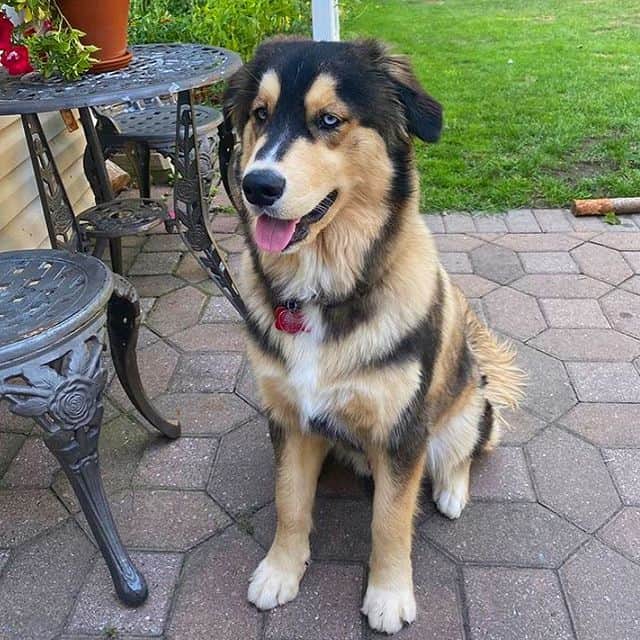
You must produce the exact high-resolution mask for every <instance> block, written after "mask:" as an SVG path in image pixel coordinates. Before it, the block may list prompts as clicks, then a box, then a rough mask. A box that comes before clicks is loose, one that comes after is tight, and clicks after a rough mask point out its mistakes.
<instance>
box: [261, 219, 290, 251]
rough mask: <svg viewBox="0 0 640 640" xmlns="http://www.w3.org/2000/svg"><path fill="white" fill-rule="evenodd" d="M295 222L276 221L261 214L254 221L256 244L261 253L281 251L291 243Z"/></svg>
mask: <svg viewBox="0 0 640 640" xmlns="http://www.w3.org/2000/svg"><path fill="white" fill-rule="evenodd" d="M297 224H298V221H297V220H277V219H276V218H272V217H271V216H268V215H266V214H264V213H263V214H262V215H261V216H260V217H259V218H258V220H257V221H256V244H257V245H258V246H259V247H260V248H261V249H262V250H263V251H271V252H274V253H275V252H277V251H282V250H283V249H284V248H285V247H286V246H287V245H288V244H289V242H290V241H291V238H292V237H293V233H294V231H295V230H296V225H297Z"/></svg>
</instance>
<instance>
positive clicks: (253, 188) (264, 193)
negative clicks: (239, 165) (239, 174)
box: [242, 169, 286, 207]
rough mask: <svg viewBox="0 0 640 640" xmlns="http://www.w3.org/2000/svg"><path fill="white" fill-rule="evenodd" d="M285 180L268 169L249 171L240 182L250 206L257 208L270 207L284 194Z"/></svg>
mask: <svg viewBox="0 0 640 640" xmlns="http://www.w3.org/2000/svg"><path fill="white" fill-rule="evenodd" d="M285 184H286V181H285V179H284V178H283V177H282V176H281V175H280V174H279V173H276V172H275V171H271V170H270V169H256V170H255V171H249V173H247V175H246V176H245V177H244V179H243V180H242V190H243V191H244V195H245V196H246V198H247V200H248V201H249V202H250V203H251V204H255V205H257V206H259V207H268V206H270V205H272V204H273V203H274V202H275V201H276V200H278V198H280V196H281V195H282V193H283V192H284V186H285Z"/></svg>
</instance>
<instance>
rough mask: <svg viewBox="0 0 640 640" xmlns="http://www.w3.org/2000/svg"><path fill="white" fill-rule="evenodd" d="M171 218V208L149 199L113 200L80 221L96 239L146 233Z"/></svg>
mask: <svg viewBox="0 0 640 640" xmlns="http://www.w3.org/2000/svg"><path fill="white" fill-rule="evenodd" d="M168 219H169V212H168V211H167V206H166V205H165V204H164V203H163V202H160V201H159V200H152V199H149V198H127V199H123V200H110V201H109V202H104V203H102V204H98V205H96V206H95V207H91V208H90V209H87V210H86V211H83V212H82V213H81V214H80V215H79V216H78V218H77V220H78V224H79V226H80V228H81V229H82V231H84V232H85V233H86V234H87V235H88V236H92V237H96V238H120V237H122V236H129V235H134V234H136V233H144V232H145V231H148V230H149V229H152V228H153V227H155V226H156V225H157V224H159V223H160V222H164V221H166V220H168Z"/></svg>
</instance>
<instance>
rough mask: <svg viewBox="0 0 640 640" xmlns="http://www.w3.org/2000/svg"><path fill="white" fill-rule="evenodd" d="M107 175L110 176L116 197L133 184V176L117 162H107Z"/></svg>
mask: <svg viewBox="0 0 640 640" xmlns="http://www.w3.org/2000/svg"><path fill="white" fill-rule="evenodd" d="M107 174H108V175H109V180H110V181H111V188H112V189H113V193H114V194H115V195H118V194H119V193H120V192H121V191H124V190H125V189H126V188H127V187H128V186H129V184H131V176H130V175H129V174H128V173H127V172H126V171H125V170H124V169H122V168H120V167H119V166H118V165H117V164H116V163H115V162H111V160H107Z"/></svg>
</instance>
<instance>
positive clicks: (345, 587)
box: [265, 564, 364, 640]
mask: <svg viewBox="0 0 640 640" xmlns="http://www.w3.org/2000/svg"><path fill="white" fill-rule="evenodd" d="M363 573H364V572H363V570H362V567H359V566H354V565H337V564H312V565H311V566H310V567H309V568H308V569H307V572H306V575H305V576H304V578H303V579H302V583H301V585H300V593H299V594H298V597H297V598H296V599H295V600H294V601H293V602H290V603H288V604H287V605H286V606H284V607H278V608H276V609H274V610H272V611H270V612H269V614H268V616H267V625H266V631H265V638H266V639H267V640H325V639H326V638H340V640H360V638H361V637H362V627H361V622H360V614H359V608H360V604H361V602H360V597H361V592H362V584H363Z"/></svg>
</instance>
